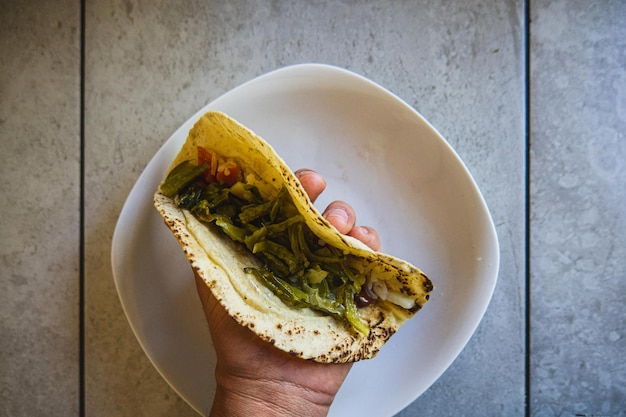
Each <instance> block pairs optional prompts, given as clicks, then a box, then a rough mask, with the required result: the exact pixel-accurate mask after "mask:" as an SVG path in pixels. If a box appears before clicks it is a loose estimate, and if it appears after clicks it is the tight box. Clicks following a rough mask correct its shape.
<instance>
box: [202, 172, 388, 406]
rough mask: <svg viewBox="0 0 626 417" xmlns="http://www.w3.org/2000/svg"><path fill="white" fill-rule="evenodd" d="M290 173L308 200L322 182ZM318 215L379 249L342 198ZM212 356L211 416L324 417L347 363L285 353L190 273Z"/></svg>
mask: <svg viewBox="0 0 626 417" xmlns="http://www.w3.org/2000/svg"><path fill="white" fill-rule="evenodd" d="M296 176H297V177H298V179H299V180H300V182H301V184H302V186H303V187H304V189H305V190H306V192H307V193H308V195H309V197H310V198H311V200H312V201H315V199H316V198H317V197H318V196H319V195H320V194H321V193H322V191H324V189H325V188H326V182H325V181H324V179H323V178H322V177H321V176H320V175H319V174H318V173H316V172H314V171H311V170H307V169H302V170H298V171H296ZM323 215H324V217H325V218H326V219H327V220H328V221H329V222H330V223H331V224H332V225H333V226H334V227H335V228H336V229H337V230H338V231H339V232H340V233H343V234H346V235H349V236H352V237H354V238H356V239H359V240H361V241H362V242H363V243H365V244H366V245H368V246H370V247H371V248H372V249H374V250H379V249H380V239H379V237H378V234H377V233H376V231H375V230H374V229H372V228H370V227H367V226H356V215H355V213H354V210H353V209H352V207H351V206H350V205H348V204H346V203H344V202H342V201H335V202H332V203H330V204H329V206H328V207H327V208H326V210H325V211H324V213H323ZM196 287H197V289H198V295H199V296H200V300H201V302H202V306H203V308H204V312H205V316H206V319H207V322H208V323H209V329H210V332H211V338H212V340H213V345H214V347H215V353H216V356H217V366H216V369H215V379H216V383H217V389H216V394H215V399H214V401H213V408H212V409H211V417H227V416H228V417H237V416H246V417H247V416H250V415H254V416H260V417H262V416H294V415H306V416H326V415H327V414H328V410H329V408H330V405H331V403H332V401H333V400H334V398H335V395H336V393H337V391H338V390H339V388H340V387H341V384H342V383H343V381H344V380H345V378H346V376H347V374H348V372H349V370H350V367H351V364H322V363H318V362H313V361H307V360H303V359H300V358H296V357H293V356H291V355H290V354H288V353H286V352H284V351H282V350H279V349H277V348H276V347H274V346H272V345H271V344H269V343H267V342H265V341H263V340H262V339H261V338H259V337H258V336H257V335H256V334H254V333H253V332H252V331H250V330H248V329H247V328H245V327H243V326H241V325H239V324H238V323H237V322H235V320H233V319H232V318H231V317H230V316H229V315H228V313H227V312H226V310H224V308H223V307H222V306H221V305H220V304H219V302H217V300H216V299H215V297H213V295H212V293H211V291H210V290H209V288H208V287H207V286H206V285H205V283H204V282H203V281H202V279H201V278H199V277H198V276H197V275H196Z"/></svg>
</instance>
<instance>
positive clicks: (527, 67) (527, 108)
mask: <svg viewBox="0 0 626 417" xmlns="http://www.w3.org/2000/svg"><path fill="white" fill-rule="evenodd" d="M530 12H531V0H525V1H524V72H525V74H524V75H525V77H524V78H525V79H524V87H525V88H524V90H525V96H524V113H525V126H524V130H525V132H524V134H525V142H526V143H525V145H526V150H525V153H526V155H525V158H526V161H525V164H526V166H525V170H526V178H525V181H526V187H525V196H524V199H525V210H526V218H525V236H524V240H525V269H526V271H525V287H526V288H525V305H526V311H525V341H524V344H525V345H524V350H525V358H524V368H525V369H524V391H525V401H524V409H525V416H526V417H530V416H531V414H532V413H531V391H530V389H531V351H530V348H531V328H530V326H531V310H530V307H531V290H530V285H531V282H530V273H531V271H530V264H531V260H530V255H531V248H530V239H531V229H530V223H531V202H530V197H531V160H530V149H531V133H530V129H531V120H530V113H531V103H530V101H531V73H530V71H531V64H530V46H531V34H530V28H531V17H530V16H531V14H530Z"/></svg>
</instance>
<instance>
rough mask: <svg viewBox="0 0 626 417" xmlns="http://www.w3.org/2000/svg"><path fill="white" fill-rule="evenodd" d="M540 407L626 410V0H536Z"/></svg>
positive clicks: (574, 411)
mask: <svg viewBox="0 0 626 417" xmlns="http://www.w3.org/2000/svg"><path fill="white" fill-rule="evenodd" d="M533 6H534V7H533V16H532V21H533V23H532V26H531V33H532V43H531V51H532V57H531V62H532V72H531V74H532V80H533V84H532V89H531V93H532V94H531V103H532V109H531V115H532V118H531V121H532V148H531V149H532V159H531V160H532V200H531V202H532V207H531V208H532V237H531V242H532V248H531V249H532V257H531V265H532V267H531V273H532V274H531V279H532V280H531V288H532V304H531V305H532V310H531V311H532V316H531V318H532V321H531V329H532V338H531V342H532V345H531V352H532V361H531V363H532V368H531V376H532V378H531V391H530V398H531V402H532V410H533V414H534V415H537V416H542V417H543V416H572V415H585V416H589V415H602V416H624V415H626V361H625V360H624V358H626V304H625V301H626V208H625V207H626V206H625V205H624V203H625V202H626V25H625V22H626V4H625V3H624V2H610V1H603V2H592V3H588V2H583V1H578V2H570V1H555V2H543V1H535V2H534V3H533Z"/></svg>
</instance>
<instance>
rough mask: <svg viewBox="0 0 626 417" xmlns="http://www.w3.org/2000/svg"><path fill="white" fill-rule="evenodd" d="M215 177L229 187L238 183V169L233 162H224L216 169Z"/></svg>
mask: <svg viewBox="0 0 626 417" xmlns="http://www.w3.org/2000/svg"><path fill="white" fill-rule="evenodd" d="M215 177H216V178H217V180H218V181H223V182H224V184H226V185H228V186H229V187H230V186H232V185H234V184H235V183H236V182H237V181H239V167H238V166H237V164H235V163H234V162H233V161H226V162H224V163H222V164H220V166H219V167H217V174H216V175H215Z"/></svg>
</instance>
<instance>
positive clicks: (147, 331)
mask: <svg viewBox="0 0 626 417" xmlns="http://www.w3.org/2000/svg"><path fill="white" fill-rule="evenodd" d="M208 110H220V111H223V112H224V113H226V114H228V115H230V116H232V117H234V118H235V119H236V120H238V121H239V122H241V123H243V124H244V125H245V126H247V127H248V128H250V129H251V130H253V131H254V132H255V133H257V134H258V135H260V136H261V137H262V138H264V139H265V140H266V141H268V142H269V143H270V144H271V145H272V146H273V147H274V148H275V149H276V151H277V152H278V153H279V154H280V155H281V156H282V157H283V159H284V160H285V161H286V162H287V163H288V165H289V166H290V167H291V168H292V169H293V170H295V169H297V168H301V167H308V168H312V169H315V170H317V171H319V172H320V173H322V174H323V175H324V177H325V178H326V180H327V182H328V188H327V190H326V191H325V192H324V194H322V196H321V197H320V198H319V199H318V201H317V203H316V206H317V207H318V209H323V208H324V207H325V205H326V204H327V203H328V202H330V201H332V200H335V199H341V200H345V201H348V202H349V203H350V204H352V205H353V206H354V207H355V209H356V212H357V216H358V223H359V224H367V225H371V226H373V227H375V228H376V229H377V230H378V231H379V233H380V235H381V241H382V246H383V251H384V252H386V253H389V254H392V255H394V256H397V257H400V258H403V259H406V260H408V261H409V262H411V263H413V264H414V265H416V266H418V267H419V268H421V269H422V270H423V271H424V272H425V273H426V274H427V275H428V276H429V277H430V278H431V279H432V281H433V283H434V285H435V290H434V291H433V293H432V295H431V299H430V301H429V302H428V303H427V304H426V305H425V306H424V308H423V309H422V311H420V312H419V313H418V314H417V315H416V316H415V317H413V318H412V319H411V320H409V321H408V322H407V323H406V324H405V325H404V327H402V328H401V329H400V331H399V332H398V333H397V334H396V335H394V336H393V337H392V338H391V339H390V341H389V342H388V343H387V344H386V345H385V346H384V347H383V349H382V350H381V352H380V353H379V355H378V356H377V357H376V358H374V359H372V360H368V361H362V362H358V363H357V364H355V366H354V367H353V368H352V370H351V372H350V374H349V375H348V378H347V379H346V381H345V383H344V385H343V386H342V388H341V390H340V391H339V393H338V395H337V397H336V400H335V402H334V404H333V406H332V409H331V413H330V415H332V416H342V417H346V416H362V415H375V416H392V415H394V414H395V413H397V412H398V411H400V410H401V409H403V408H404V407H406V406H407V405H408V404H410V403H411V402H412V401H413V400H415V399H416V398H417V397H418V396H419V395H420V394H422V393H423V392H424V391H425V390H426V389H427V388H428V387H429V386H430V385H431V384H433V383H434V382H435V381H436V380H437V378H438V377H439V376H440V375H441V374H442V373H443V372H444V371H445V370H446V368H447V367H448V366H449V365H450V364H451V363H452V362H453V361H454V359H455V358H456V357H457V355H458V354H459V353H460V352H461V350H462V349H463V347H464V346H465V344H466V343H467V342H468V340H469V339H470V337H471V336H472V334H473V333H474V331H475V329H476V327H477V326H478V323H479V321H480V320H481V318H482V317H483V314H484V312H485V310H486V308H487V305H488V304H489V300H490V298H491V295H492V292H493V289H494V286H495V284H496V279H497V272H498V264H499V250H498V242H497V237H496V233H495V228H494V226H493V222H492V220H491V217H490V215H489V212H488V209H487V206H486V205H485V202H484V200H483V198H482V196H481V194H480V191H479V189H478V187H477V186H476V184H475V182H474V181H473V179H472V177H471V175H470V173H469V172H468V170H467V168H466V167H465V165H464V164H463V162H462V161H461V159H460V158H459V157H458V155H457V154H456V153H455V151H454V150H453V149H452V148H451V147H450V145H449V144H448V143H447V142H446V141H445V140H444V139H443V138H442V137H441V135H439V133H438V132H437V131H436V130H435V129H434V128H433V127H432V126H431V125H430V124H429V123H428V122H427V121H426V120H424V118H423V117H422V116H420V115H419V114H418V113H417V112H416V111H415V110H413V109H412V108H411V107H410V106H408V105H407V104H406V103H404V102H403V101H402V100H400V99H399V98H398V97H396V96H394V95H393V94H391V93H390V92H388V91H387V90H385V89H384V88H382V87H380V86H378V85H376V84H375V83H373V82H371V81H369V80H367V79H365V78H363V77H361V76H359V75H356V74H354V73H351V72H349V71H346V70H343V69H339V68H336V67H332V66H327V65H318V64H305V65H296V66H291V67H287V68H283V69H280V70H277V71H274V72H271V73H268V74H266V75H263V76H261V77H258V78H256V79H254V80H252V81H249V82H247V83H245V84H243V85H241V86H240V87H238V88H235V89H234V90H232V91H230V92H228V93H226V94H224V95H223V96H221V97H220V98H218V99H216V100H215V101H213V102H212V103H210V104H208V105H207V106H206V107H204V108H203V109H201V110H200V111H199V112H198V113H197V114H195V115H194V116H193V117H191V118H190V119H189V120H188V121H187V122H185V124H183V125H182V126H181V127H180V128H179V129H178V130H177V131H176V132H175V133H174V134H173V135H172V137H171V138H169V140H167V141H166V142H165V144H164V145H163V146H162V148H161V149H160V150H159V151H158V152H157V154H156V155H155V156H154V157H153V159H152V160H151V161H150V163H149V164H148V165H147V167H146V169H145V170H144V172H143V173H142V174H141V176H140V177H139V179H138V180H137V183H136V184H135V186H134V187H133V189H132V191H131V192H130V195H129V196H128V199H127V201H126V203H125V205H124V208H123V209H122V212H121V214H120V217H119V220H118V223H117V226H116V228H115V234H114V236H113V247H112V267H113V274H114V279H115V284H116V286H117V290H118V293H119V297H120V299H121V302H122V305H123V308H124V310H125V312H126V315H127V317H128V320H129V322H130V325H131V327H132V328H133V331H134V332H135V335H136V336H137V339H138V340H139V342H140V344H141V346H142V347H143V349H144V350H145V352H146V354H147V355H148V357H149V358H150V360H151V361H152V363H153V364H154V366H155V367H156V369H157V370H158V371H159V372H160V373H161V375H162V376H163V378H164V379H165V380H166V381H167V382H168V383H169V384H170V385H171V386H172V387H173V388H174V390H176V391H177V392H178V393H179V394H180V395H181V396H182V397H183V398H184V399H185V400H186V401H187V402H188V403H189V404H190V405H191V406H192V407H193V408H195V409H196V410H198V411H199V412H200V413H201V414H207V413H208V410H209V408H210V405H211V403H212V400H213V395H214V390H215V381H214V379H213V370H214V365H215V352H214V350H213V347H212V345H211V339H210V335H209V332H208V328H207V324H206V322H205V320H204V316H203V313H202V310H201V306H200V303H199V300H198V297H197V294H196V290H195V286H194V279H193V275H192V273H191V269H190V267H189V265H188V263H187V261H186V260H185V257H184V256H183V253H182V250H181V249H180V247H179V246H178V243H177V242H176V239H175V238H174V236H173V235H172V234H171V232H170V231H169V229H168V228H167V227H166V226H165V225H164V224H163V221H162V219H161V217H160V215H159V214H158V213H157V211H156V210H155V209H154V207H153V205H152V196H153V193H154V192H155V190H156V188H157V186H158V185H159V183H160V182H161V180H162V179H163V177H164V175H165V173H166V170H167V169H168V167H169V166H170V164H171V162H172V160H173V158H174V156H175V155H176V154H177V152H178V150H179V148H180V147H181V145H182V144H183V142H184V141H185V138H186V136H187V132H188V131H189V129H190V128H191V127H192V125H193V124H194V122H195V121H196V120H197V119H198V118H199V117H200V115H201V114H203V113H204V112H206V111H208ZM371 393H376V398H378V399H384V400H382V401H364V398H367V397H366V396H368V395H371Z"/></svg>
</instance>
